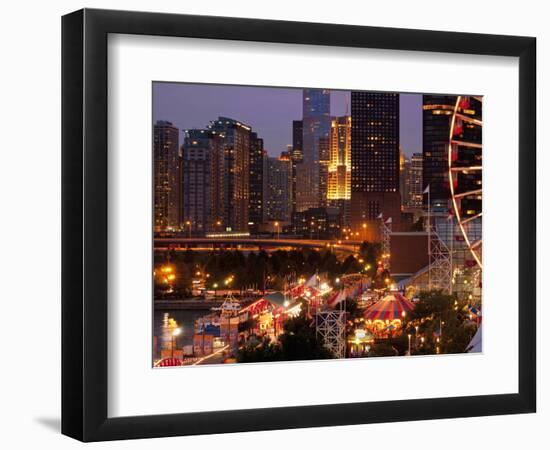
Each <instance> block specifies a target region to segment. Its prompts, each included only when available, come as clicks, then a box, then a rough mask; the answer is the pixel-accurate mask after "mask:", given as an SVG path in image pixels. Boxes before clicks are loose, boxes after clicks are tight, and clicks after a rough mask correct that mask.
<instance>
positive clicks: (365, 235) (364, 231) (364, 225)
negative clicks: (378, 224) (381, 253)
mask: <svg viewBox="0 0 550 450" xmlns="http://www.w3.org/2000/svg"><path fill="white" fill-rule="evenodd" d="M366 240H367V224H366V223H363V241H366Z"/></svg>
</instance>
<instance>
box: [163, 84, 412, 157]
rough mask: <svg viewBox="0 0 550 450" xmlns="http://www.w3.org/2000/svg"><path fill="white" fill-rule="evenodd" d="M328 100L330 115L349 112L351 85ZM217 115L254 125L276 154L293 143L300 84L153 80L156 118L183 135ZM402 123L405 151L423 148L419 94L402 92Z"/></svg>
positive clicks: (299, 113) (181, 137)
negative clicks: (266, 84)
mask: <svg viewBox="0 0 550 450" xmlns="http://www.w3.org/2000/svg"><path fill="white" fill-rule="evenodd" d="M330 100H331V108H330V112H331V115H332V116H343V115H346V112H347V114H349V113H350V91H343V90H331V99H330ZM266 105H267V108H266ZM262 111H263V113H262ZM218 116H225V117H231V118H234V119H236V120H241V121H242V122H244V123H246V124H247V125H250V126H252V128H253V129H254V130H255V131H257V132H258V133H259V134H260V135H261V137H262V138H263V139H264V143H265V149H266V150H267V152H268V154H269V155H270V156H278V155H279V154H280V153H281V152H282V151H285V150H286V146H287V145H288V144H291V143H292V120H296V119H299V118H301V117H302V89H301V88H279V87H255V86H234V85H213V84H196V83H189V84H187V83H169V82H154V83H153V122H156V121H157V120H168V121H170V122H172V123H173V124H174V125H175V126H176V127H178V128H179V129H180V139H183V130H186V129H192V128H204V127H205V126H206V125H207V124H208V123H209V122H210V121H211V120H214V119H216V118H217V117H218ZM399 128H400V136H401V138H400V145H401V146H402V148H403V152H404V153H405V155H407V156H409V157H410V156H411V155H412V154H413V153H421V152H422V95H421V94H400V124H399Z"/></svg>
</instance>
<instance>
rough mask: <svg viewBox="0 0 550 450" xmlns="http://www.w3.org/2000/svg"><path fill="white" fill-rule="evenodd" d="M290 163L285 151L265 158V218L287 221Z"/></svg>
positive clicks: (290, 178)
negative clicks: (277, 155) (279, 154)
mask: <svg viewBox="0 0 550 450" xmlns="http://www.w3.org/2000/svg"><path fill="white" fill-rule="evenodd" d="M291 192H292V163H291V158H290V155H289V154H288V153H287V152H283V153H281V156H280V157H279V158H272V157H268V158H267V182H266V206H265V207H266V219H267V220H280V221H283V222H289V221H290V216H291V213H292V211H291V201H290V200H291Z"/></svg>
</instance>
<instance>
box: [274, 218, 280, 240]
mask: <svg viewBox="0 0 550 450" xmlns="http://www.w3.org/2000/svg"><path fill="white" fill-rule="evenodd" d="M275 227H276V228H277V239H279V238H280V237H281V230H280V228H279V222H275Z"/></svg>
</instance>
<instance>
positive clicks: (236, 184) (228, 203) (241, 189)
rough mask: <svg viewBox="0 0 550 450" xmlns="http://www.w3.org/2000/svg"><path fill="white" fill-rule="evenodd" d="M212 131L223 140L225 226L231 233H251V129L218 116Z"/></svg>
mask: <svg viewBox="0 0 550 450" xmlns="http://www.w3.org/2000/svg"><path fill="white" fill-rule="evenodd" d="M209 129H211V130H213V131H215V132H217V133H220V134H221V135H222V137H223V138H224V179H223V183H224V184H223V190H224V192H225V195H224V208H223V210H224V213H223V218H222V225H221V226H223V227H224V228H225V229H226V230H229V231H248V204H249V194H250V191H249V186H250V184H249V180H250V178H249V175H250V172H249V170H250V132H251V128H250V127H249V126H248V125H245V124H243V123H242V122H240V121H238V120H235V119H230V118H228V117H218V119H217V120H214V121H212V122H211V123H210V125H209Z"/></svg>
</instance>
